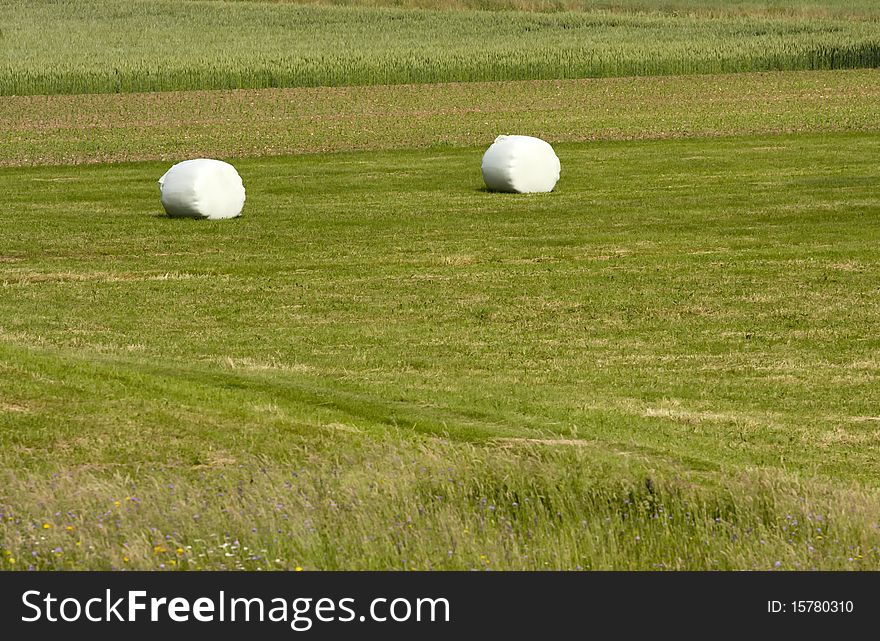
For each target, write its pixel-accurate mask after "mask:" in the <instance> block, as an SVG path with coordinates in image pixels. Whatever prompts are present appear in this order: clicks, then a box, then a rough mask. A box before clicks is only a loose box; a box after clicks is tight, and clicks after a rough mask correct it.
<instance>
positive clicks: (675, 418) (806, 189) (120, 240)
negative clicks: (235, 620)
mask: <svg viewBox="0 0 880 641" xmlns="http://www.w3.org/2000/svg"><path fill="white" fill-rule="evenodd" d="M878 146H880V138H878V137H877V136H876V134H872V135H867V134H858V135H853V134H837V135H812V136H806V135H803V136H781V137H780V136H774V137H770V138H729V139H699V140H691V141H686V140H672V141H644V142H639V141H635V142H604V143H594V144H580V145H578V144H569V145H561V146H559V153H560V156H561V159H562V162H563V167H564V168H565V173H564V178H563V182H562V183H561V185H560V187H559V190H558V191H557V192H555V193H554V194H553V195H551V196H549V197H528V196H525V197H518V196H498V195H495V194H490V193H487V192H485V191H483V190H482V189H481V183H480V179H479V174H478V171H477V167H478V162H479V156H480V151H481V150H480V149H474V148H469V149H450V150H428V151H410V152H400V151H397V152H372V153H362V154H342V155H326V156H294V157H281V158H276V159H259V158H256V159H251V160H244V159H242V160H240V161H238V162H237V165H238V166H239V169H240V170H241V173H242V175H243V176H244V179H245V181H246V184H247V186H248V189H249V193H250V196H249V199H248V203H247V210H246V216H244V217H243V218H242V219H240V220H238V221H234V222H231V223H227V224H210V223H208V224H200V223H197V222H191V221H190V222H186V221H174V220H168V219H165V218H164V217H162V216H161V209H160V207H159V206H158V202H157V195H156V187H155V184H154V181H155V178H156V176H158V175H160V173H161V172H162V171H163V167H165V166H166V164H165V163H136V164H121V165H98V166H93V167H52V168H42V169H41V168H22V169H4V170H2V173H0V182H2V187H3V193H4V194H5V195H4V198H3V199H4V211H5V212H7V213H6V225H5V228H4V252H3V259H2V260H3V262H2V263H0V266H2V275H0V282H2V287H3V293H4V295H3V297H2V299H0V300H2V302H0V317H2V318H3V319H4V320H3V324H2V328H0V332H2V334H0V335H2V347H0V350H2V352H0V353H2V369H0V376H2V386H0V389H2V390H3V393H2V407H3V412H2V414H0V421H2V424H3V428H4V429H3V430H2V439H3V440H2V443H0V451H2V461H3V467H4V469H5V470H7V474H8V475H9V480H8V482H7V483H6V484H4V486H3V487H4V489H3V502H4V503H5V504H6V505H8V507H7V508H6V509H4V512H9V514H8V515H7V516H6V519H5V525H4V540H5V541H6V544H5V545H6V546H7V548H8V549H10V550H14V551H15V555H16V556H17V557H18V561H17V562H21V563H29V564H37V565H39V566H40V567H43V566H46V565H48V566H49V567H55V566H61V567H69V566H71V565H73V566H75V565H76V564H77V563H86V564H88V565H90V566H101V567H104V566H107V565H110V564H112V565H115V566H117V567H122V565H123V561H122V557H123V556H126V557H127V558H128V559H129V562H128V563H129V564H133V565H136V566H138V567H151V566H156V565H158V564H159V563H160V562H162V563H164V562H166V561H167V560H169V559H168V558H166V555H164V554H163V553H161V551H160V552H154V549H155V548H157V547H158V548H159V549H160V550H161V549H172V548H169V547H168V546H166V545H165V544H164V543H163V540H164V537H165V536H170V537H171V538H172V539H173V540H174V541H175V544H174V548H173V549H174V550H176V549H177V548H178V547H179V548H181V549H183V550H185V551H186V550H189V548H188V547H187V546H188V545H190V546H193V550H198V553H199V554H206V553H208V552H207V550H208V549H211V550H213V551H214V554H216V555H217V557H218V558H214V557H210V556H209V557H205V558H201V557H198V556H196V557H195V558H193V559H191V560H193V561H195V562H196V565H197V567H198V566H203V565H205V566H208V567H217V566H223V565H226V564H232V565H233V566H234V564H235V563H244V561H243V560H242V558H241V555H240V554H238V553H237V554H236V556H233V557H225V556H223V554H224V553H223V552H221V548H218V546H219V545H220V544H222V543H224V542H225V543H231V541H233V540H236V539H237V540H238V541H239V542H240V544H241V545H247V547H248V548H249V551H253V550H261V551H260V552H259V553H255V555H256V556H258V557H259V559H252V560H249V561H248V563H246V564H245V565H246V566H248V567H252V566H261V567H266V566H268V567H274V566H276V565H279V564H278V563H275V561H274V559H276V558H279V559H283V562H282V563H280V565H281V566H284V567H287V565H291V564H296V565H299V566H300V567H311V568H320V567H324V568H327V567H377V566H378V567H386V566H387V567H403V566H404V565H405V564H411V562H413V561H414V562H415V565H416V566H418V567H459V568H466V567H477V566H479V565H480V563H479V560H480V558H481V557H480V555H483V556H485V557H486V558H487V559H489V560H490V562H491V563H492V564H494V565H493V567H544V564H549V567H574V566H576V565H580V566H581V567H623V568H625V567H652V564H655V563H656V564H663V566H664V567H758V568H760V567H772V566H773V564H774V563H775V561H780V562H782V563H784V564H785V567H788V568H792V567H814V566H818V567H877V566H878V563H880V556H878V554H877V547H876V546H877V544H878V543H880V540H878V539H880V531H878V529H877V520H876V519H877V515H876V505H877V503H876V488H877V484H878V477H877V467H876V462H877V456H878V446H880V442H878V440H880V439H878V430H877V422H878V416H877V415H876V408H877V406H878V402H880V398H878V390H880V386H878V385H877V378H878V361H877V357H878V343H877V338H876V337H875V336H873V335H872V334H871V333H870V332H869V331H867V329H866V328H870V327H872V326H874V325H875V324H876V322H877V320H878V312H880V309H878V306H877V297H876V292H877V284H876V283H877V276H878V269H880V266H878V263H877V260H876V256H875V253H876V252H875V247H876V243H877V240H878V238H877V236H878V231H877V214H878V195H877V190H876V185H877V182H878V168H877V165H876V163H874V162H873V160H872V159H873V158H875V157H876V155H877V150H878ZM23 185H26V186H27V187H26V188H22V186H23ZM353 201H356V202H357V206H356V207H353V206H352V205H351V203H352V202H353ZM421 468H425V470H427V472H425V473H424V474H422V473H420V472H419V470H420V469H421ZM606 468H608V469H607V470H606ZM477 470H479V473H477ZM58 473H60V474H61V476H60V477H58V478H53V474H58ZM300 476H303V477H304V478H303V479H302V480H301V481H300V480H298V479H299V478H300ZM647 478H650V479H651V483H650V484H651V486H652V487H653V488H654V489H653V493H648V492H647V490H646V486H645V483H646V479H647ZM768 478H769V479H772V480H771V481H768V480H767V479H768ZM251 479H253V480H254V483H253V484H252V483H251ZM765 483H768V484H769V485H770V489H766V488H765V487H764V485H763V484H765ZM32 484H35V486H36V487H37V488H44V489H40V490H36V491H35V490H34V489H32V487H33V486H32ZM172 485H173V486H174V488H178V487H180V488H182V489H181V490H180V491H181V492H183V494H181V495H178V494H177V493H176V492H177V490H176V489H174V490H171V489H169V488H170V486H172ZM52 487H56V488H58V491H47V489H48V488H52ZM61 488H69V489H68V490H64V489H61ZM77 488H78V489H77ZM99 488H100V489H99ZM234 488H237V489H234ZM230 492H231V493H232V494H234V495H235V498H234V499H227V498H226V497H227V495H228V494H229V493H230ZM667 492H668V493H669V494H666V493H667ZM826 492H830V493H831V494H832V496H835V497H836V498H834V499H828V498H827V497H826V496H825V493H826ZM850 492H852V493H854V496H855V498H852V497H851V496H850V494H848V493H850ZM236 493H237V494H236ZM835 493H838V494H840V495H841V496H845V497H849V498H843V499H841V498H840V497H838V496H837V494H835ZM127 497H135V498H137V499H139V501H138V505H137V506H131V505H128V504H126V502H125V501H126V499H127ZM146 497H149V498H146ZM435 497H441V498H439V499H437V498H435ZM657 497H662V498H657ZM819 497H823V498H821V499H820V498H819ZM526 498H528V499H529V500H530V502H531V503H537V504H540V505H541V508H540V511H539V513H538V514H533V513H531V512H528V513H527V514H528V518H525V519H524V520H523V521H517V518H518V517H517V516H516V515H517V514H519V513H518V512H516V511H511V510H512V509H513V508H512V507H511V505H512V504H513V503H517V504H522V503H524V502H525V499H526ZM227 500H232V501H233V502H232V503H231V504H229V503H227ZM431 501H439V502H441V504H442V506H441V505H434V504H433V503H432V502H431ZM443 501H447V502H446V503H443ZM449 501H452V505H449V503H448V502H449ZM626 501H630V503H632V502H633V501H639V502H640V501H648V505H650V506H651V507H650V508H644V510H646V511H637V512H634V513H633V514H631V516H638V517H639V518H641V521H639V520H635V521H633V522H628V521H626V520H625V519H626V518H627V517H624V516H622V515H623V514H625V513H627V512H628V508H627V503H626ZM116 502H121V503H122V506H121V507H120V506H116ZM505 503H506V504H505ZM487 505H494V506H495V509H496V510H501V509H503V510H504V512H503V513H504V514H505V515H506V516H505V517H504V518H503V519H502V518H500V514H499V518H498V519H493V518H488V520H487V519H485V518H483V517H486V516H487V515H486V513H485V510H487V509H488V508H487V507H486V506H487ZM502 505H503V507H501V506H502ZM689 505H694V506H699V507H694V508H693V509H691V508H689V507H687V506H689ZM780 505H785V506H786V507H785V508H780ZM842 506H845V509H844V508H842ZM661 508H662V509H661ZM642 509H643V508H639V510H642ZM224 510H226V511H224ZM251 510H256V512H255V513H254V512H252V511H251ZM694 510H696V511H694ZM68 512H69V513H70V514H68ZM670 512H671V513H673V514H674V515H675V516H674V520H673V522H672V523H669V522H663V521H661V522H660V523H662V526H661V525H660V524H658V523H655V520H656V519H658V518H665V517H664V516H663V514H668V513H670ZM192 513H194V514H199V515H200V516H199V518H195V517H194V514H192ZM255 514H256V516H255ZM450 514H455V515H456V516H455V517H454V518H453V517H451V516H450ZM201 515H204V516H201ZM264 515H265V516H266V519H267V520H266V521H264V520H263V516H264ZM613 515H616V516H613ZM489 516H491V515H489ZM787 516H788V517H789V520H791V519H794V520H797V521H798V523H800V524H801V525H800V526H798V529H797V536H793V535H792V534H791V532H790V530H789V529H788V528H787V526H788V523H789V521H788V520H786V517H787ZM597 517H598V522H597V521H596V519H597ZM203 518H204V519H206V521H203V520H202V519H203ZM448 518H452V519H453V520H452V523H454V526H450V525H449V523H448V522H447V519H448ZM605 518H612V519H620V522H619V523H618V525H615V526H614V527H615V528H618V527H619V528H620V529H619V530H614V532H615V533H614V535H613V536H612V535H611V534H609V531H608V529H607V527H606V523H605V522H604V521H603V519H605ZM716 518H719V519H721V521H718V522H717V523H716V521H715V519H716ZM278 519H282V520H284V521H287V522H288V524H287V525H286V526H285V527H284V528H279V527H276V525H277V520H278ZM349 519H351V520H349ZM407 519H411V520H412V521H408V520H407ZM481 519H482V520H481ZM817 519H819V520H820V522H816V520H817ZM508 521H510V523H508ZM582 521H586V522H587V524H589V523H593V524H594V526H595V528H596V529H591V528H589V527H585V526H584V525H582ZM678 521H681V523H680V526H681V528H683V529H679V523H678ZM44 523H45V524H46V525H49V526H50V527H49V528H46V529H44V528H43V524H44ZM207 523H210V524H211V525H207V526H206V524H207ZM250 523H253V524H254V526H256V527H257V530H256V531H251V529H250V528H251V526H250V525H248V527H247V528H245V527H244V525H245V524H250ZM478 523H479V526H478ZM718 523H724V525H723V526H721V525H718ZM270 525H271V527H269V526H270ZM68 526H70V527H72V528H73V530H71V531H67V530H66V528H67V527H68ZM817 527H818V528H820V529H818V530H817V529H816V528H817ZM828 527H833V528H840V530H839V531H837V534H836V535H835V536H834V537H830V538H829V536H828V531H827V528H828ZM151 528H155V529H151ZM474 528H478V529H474ZM505 528H513V529H512V530H509V529H505ZM279 529H280V530H281V532H279V531H278V530H279ZM747 530H750V531H760V532H761V536H760V537H751V538H750V537H749V536H747V535H746V531H747ZM505 532H506V534H504V536H502V533H505ZM551 532H552V533H553V534H552V535H551V534H550V533H551ZM844 533H845V534H844ZM691 534H693V535H696V536H697V537H698V538H699V539H700V540H699V541H696V542H695V540H692V539H691V538H689V536H690V535H691ZM227 535H228V536H229V537H231V538H230V540H229V541H226V540H225V539H224V538H223V537H224V536H227ZM328 537H329V538H328ZM597 537H598V538H597ZM608 537H612V538H613V539H614V543H613V547H609V545H611V543H609V538H608ZM636 537H640V538H638V539H637V538H636ZM817 537H821V538H817ZM679 539H680V540H679ZM642 540H645V541H646V543H644V544H642V543H641V541H642ZM677 540H678V541H679V543H675V541H677ZM761 540H763V541H765V543H763V544H762V543H759V541H761ZM76 541H81V544H80V546H79V547H82V546H85V548H86V549H88V548H89V546H92V550H91V551H90V552H86V551H84V550H77V549H71V548H72V546H75V545H76ZM244 541H248V542H249V543H244ZM707 541H708V542H707ZM767 541H770V543H767ZM822 541H827V542H826V543H825V544H824V545H817V544H818V543H819V542H822ZM65 542H66V543H65ZM640 545H647V546H648V549H650V550H651V552H650V553H647V554H643V553H642V552H639V550H641V549H642V548H640ZM764 545H767V546H768V547H767V548H764V547H763V546H764ZM200 546H201V548H205V549H201V548H200ZM55 547H61V548H62V552H61V553H60V554H58V555H57V556H56V553H55V552H53V550H54V549H55ZM132 547H134V548H135V550H137V551H135V550H131V549H130V548H132ZM450 549H452V550H456V549H458V550H467V553H463V554H461V555H457V554H456V553H455V552H453V554H452V556H449V555H448V552H449V550H450ZM526 549H528V550H529V551H530V552H529V553H528V554H525V550H526ZM771 550H772V553H770V554H769V555H768V553H769V552H770V551H771ZM817 550H818V551H817ZM31 552H36V553H37V556H36V557H34V558H33V559H31V558H28V556H30V555H31ZM524 554H525V555H524ZM26 555H27V556H26ZM67 555H69V556H67ZM181 556H184V555H181ZM22 557H24V558H22ZM776 557H779V558H776ZM176 558H177V555H176V552H175V554H173V555H171V560H174V559H176ZM229 558H231V559H232V560H228V559H229ZM850 558H853V559H854V560H853V561H849V560H848V559H850ZM404 559H406V562H404ZM649 561H650V562H649Z"/></svg>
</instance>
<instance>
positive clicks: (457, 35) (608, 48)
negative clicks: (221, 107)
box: [0, 0, 880, 95]
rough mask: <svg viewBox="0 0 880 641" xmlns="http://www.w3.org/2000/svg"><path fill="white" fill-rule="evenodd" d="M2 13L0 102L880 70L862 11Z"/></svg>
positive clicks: (247, 5) (110, 1) (91, 3)
mask: <svg viewBox="0 0 880 641" xmlns="http://www.w3.org/2000/svg"><path fill="white" fill-rule="evenodd" d="M715 5H717V3H713V5H712V6H715ZM796 6H797V5H796ZM0 12H2V14H3V16H4V23H3V28H2V36H0V95H23V94H52V93H67V94H83V93H117V92H135V91H167V90H190V89H234V88H266V87H293V86H342V85H373V84H401V83H423V82H449V81H493V80H535V79H558V78H584V77H595V76H600V77H602V76H633V75H638V76H646V75H657V74H667V75H668V74H686V73H726V72H744V71H765V70H791V69H842V68H867V67H876V66H877V65H878V64H880V21H878V20H877V19H876V16H874V17H871V16H866V17H857V16H856V15H855V14H853V15H831V16H828V17H821V16H820V17H815V16H809V15H798V14H795V15H778V16H777V15H721V16H714V15H711V14H700V13H690V14H685V15H677V14H673V13H666V14H663V13H644V12H631V11H617V12H612V11H607V10H592V11H585V12H560V13H540V12H531V11H519V12H517V11H500V12H499V11H478V10H460V11H451V12H450V11H442V10H430V9H391V8H384V7H339V6H318V5H298V4H291V3H272V2H269V3H266V2H212V1H190V2H179V1H174V0H88V1H85V2H62V3H58V2H48V1H46V0H37V1H29V2H22V1H21V0H2V1H0ZM193 34H198V37H193Z"/></svg>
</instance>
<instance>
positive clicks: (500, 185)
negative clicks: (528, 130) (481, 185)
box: [482, 136, 560, 194]
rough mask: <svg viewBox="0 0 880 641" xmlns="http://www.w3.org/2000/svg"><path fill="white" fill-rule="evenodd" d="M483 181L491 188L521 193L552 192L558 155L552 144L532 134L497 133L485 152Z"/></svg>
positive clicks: (492, 189) (557, 176)
mask: <svg viewBox="0 0 880 641" xmlns="http://www.w3.org/2000/svg"><path fill="white" fill-rule="evenodd" d="M482 169H483V180H484V181H485V183H486V187H488V188H489V190H491V191H511V192H516V193H520V194H529V193H535V192H548V191H553V187H555V186H556V182H557V181H558V180H559V170H560V165H559V158H558V157H557V156H556V152H554V151H553V147H551V146H550V145H549V143H547V142H544V141H543V140H541V139H540V138H533V137H532V136H498V137H497V138H496V139H495V142H493V143H492V145H491V146H490V147H489V149H487V150H486V153H485V154H483V167H482Z"/></svg>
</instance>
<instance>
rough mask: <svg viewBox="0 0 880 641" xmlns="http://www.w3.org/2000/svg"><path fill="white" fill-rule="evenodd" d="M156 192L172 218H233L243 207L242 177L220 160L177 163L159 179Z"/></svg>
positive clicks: (200, 159)
mask: <svg viewBox="0 0 880 641" xmlns="http://www.w3.org/2000/svg"><path fill="white" fill-rule="evenodd" d="M159 191H160V192H162V206H163V207H164V208H165V212H166V213H167V214H168V215H169V216H172V217H175V218H207V219H209V220H220V219H222V218H235V217H236V216H240V215H241V210H242V208H243V207H244V185H243V184H242V182H241V176H239V175H238V172H237V171H236V170H235V167H233V166H232V165H230V164H229V163H227V162H223V161H222V160H211V159H209V158H196V159H195V160H185V161H183V162H179V163H177V164H176V165H174V166H173V167H171V169H169V170H168V171H166V172H165V175H164V176H162V177H161V178H160V179H159Z"/></svg>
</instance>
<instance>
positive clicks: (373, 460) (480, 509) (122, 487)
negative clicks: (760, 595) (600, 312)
mask: <svg viewBox="0 0 880 641" xmlns="http://www.w3.org/2000/svg"><path fill="white" fill-rule="evenodd" d="M310 448H311V449H310ZM310 448H305V447H304V448H303V449H301V450H299V451H296V452H292V453H291V460H290V462H288V463H287V464H280V463H277V462H269V461H262V462H261V461H259V460H251V461H249V462H247V463H246V464H242V465H237V466H227V467H223V466H220V467H214V468H208V469H192V468H191V469H189V470H178V471H172V470H157V469H152V470H150V471H145V472H138V471H134V470H131V471H120V472H117V473H115V474H105V473H97V472H92V471H88V470H85V469H79V470H73V471H65V472H62V473H60V474H55V475H52V476H38V475H36V474H30V475H25V476H24V477H21V476H19V477H18V478H17V479H16V478H12V477H11V476H8V477H7V478H4V479H3V481H4V482H3V484H2V486H0V487H2V489H0V512H2V514H0V548H2V550H0V557H2V559H0V561H2V563H3V565H4V567H5V568H7V569H23V570H24V569H77V568H80V569H81V568H89V569H111V568H112V569H122V568H132V569H157V568H158V569H166V570H170V569H297V568H304V569H401V570H404V569H406V570H425V569H608V568H613V569H685V568H686V569H811V568H814V569H815V568H821V569H832V568H839V569H869V568H870V569H880V553H878V545H880V529H878V525H877V523H878V518H880V508H878V502H877V498H878V497H877V496H875V495H869V494H867V493H866V492H864V491H860V492H850V493H848V492H845V491H841V490H840V489H836V490H834V491H831V490H828V489H825V488H823V487H821V486H816V485H806V484H799V483H797V482H793V481H791V480H782V478H781V477H779V476H774V475H770V474H765V473H761V472H759V471H755V470H753V471H751V472H748V473H742V472H741V473H740V476H738V477H735V478H723V477H722V478H702V479H699V480H698V479H696V478H693V477H688V476H681V475H679V474H677V473H675V472H674V471H673V470H671V469H668V470H657V469H649V468H646V467H643V466H642V465H640V464H638V463H630V462H622V461H621V459H620V458H619V457H616V459H615V458H612V457H610V456H609V455H608V454H603V453H602V452H601V451H596V450H594V449H592V448H589V447H585V446H583V444H581V445H579V446H575V445H574V444H572V443H565V442H564V441H560V442H558V443H546V444H541V445H536V444H529V443H507V444H506V445H502V446H500V447H496V448H494V449H492V448H482V447H475V446H470V445H462V444H457V445H452V444H450V443H447V442H444V441H441V440H436V439H431V440H422V441H411V440H404V439H401V438H395V437H388V438H387V439H385V440H384V441H383V440H382V439H379V440H378V441H374V440H372V439H364V438H360V437H356V436H349V437H346V438H344V439H343V438H333V439H327V440H326V441H325V442H324V443H322V444H318V445H317V447H314V446H310ZM697 483H699V484H700V486H698V485H697Z"/></svg>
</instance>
